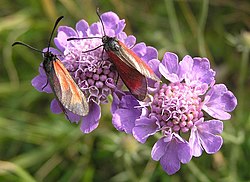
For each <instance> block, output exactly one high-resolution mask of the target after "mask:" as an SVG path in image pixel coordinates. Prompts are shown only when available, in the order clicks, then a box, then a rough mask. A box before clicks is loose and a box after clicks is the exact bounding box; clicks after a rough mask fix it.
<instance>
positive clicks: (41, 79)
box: [32, 12, 158, 133]
mask: <svg viewBox="0 0 250 182" xmlns="http://www.w3.org/2000/svg"><path fill="white" fill-rule="evenodd" d="M101 18H102V20H103V23H104V27H105V32H106V34H107V35H108V36H110V37H116V38H117V39H118V40H119V41H121V42H123V43H124V44H125V45H126V46H127V47H128V48H130V49H132V50H133V51H134V52H135V53H136V54H137V55H138V56H139V57H141V58H142V60H144V61H145V62H150V61H151V60H152V59H156V58H157V56H158V53H157V51H156V49H155V48H153V47H148V46H146V45H145V44H144V43H139V44H135V42H136V39H135V37H134V36H131V35H130V36H127V35H126V33H125V32H123V29H124V27H125V21H124V20H120V19H119V17H118V16H117V15H116V14H115V13H113V12H107V13H104V14H102V15H101ZM103 35H104V33H103V29H102V25H101V23H100V22H97V23H93V24H92V25H88V23H87V22H86V21H85V20H80V21H79V22H77V24H76V27H75V29H73V28H71V27H68V26H60V27H59V28H58V34H57V37H56V38H55V39H54V42H55V45H56V47H57V48H58V50H59V51H58V50H57V49H54V48H50V51H51V52H52V53H53V54H55V55H57V56H58V58H59V59H60V60H61V61H62V63H63V64H64V66H65V67H66V69H67V70H68V71H69V73H70V74H71V76H72V78H73V79H74V80H75V82H76V83H77V85H78V86H79V88H80V89H81V90H82V92H83V93H84V95H85V97H86V99H87V102H88V103H89V110H90V111H89V113H88V115H86V116H84V117H83V118H82V122H81V130H82V132H84V133H89V132H91V131H93V130H94V129H95V128H97V127H98V124H99V119H100V117H101V113H100V112H101V109H100V104H106V103H108V97H109V96H110V95H111V94H112V93H113V92H114V91H117V90H119V89H121V87H122V84H120V83H121V81H120V80H119V81H117V80H118V79H119V77H118V73H117V72H116V70H115V68H114V65H113V63H112V60H110V59H109V57H108V55H107V54H106V52H105V51H103V47H100V48H98V49H96V50H93V49H95V48H96V47H98V46H100V45H102V44H103V43H102V40H101V39H99V38H95V39H82V40H72V41H67V39H68V38H71V37H80V38H83V37H100V38H101V37H102V36H103ZM88 50H93V51H88ZM45 51H47V48H45ZM39 73H40V74H39V75H38V76H37V77H35V78H34V79H33V80H32V85H33V86H34V87H35V88H36V89H37V90H38V91H40V92H46V93H51V92H52V90H51V88H50V86H49V84H48V85H47V86H46V87H45V88H43V87H44V86H45V85H46V82H47V77H46V74H45V72H44V70H43V68H42V67H41V68H39ZM117 83H119V85H117ZM51 110H52V112H54V113H56V114H58V113H61V112H62V110H61V108H60V107H59V104H58V103H57V101H56V100H53V101H52V103H51ZM67 113H68V114H67V118H68V119H70V121H71V122H79V121H80V120H81V118H80V117H79V116H77V115H75V114H73V113H70V112H67ZM116 126H117V127H118V125H116Z"/></svg>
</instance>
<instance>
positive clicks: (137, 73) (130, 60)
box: [67, 8, 160, 101]
mask: <svg viewBox="0 0 250 182" xmlns="http://www.w3.org/2000/svg"><path fill="white" fill-rule="evenodd" d="M96 13H97V16H98V17H99V19H100V21H101V24H102V30H103V33H104V35H103V36H102V37H83V38H77V37H75V38H69V39H67V40H68V41H71V40H82V39H92V38H100V39H102V43H103V44H101V45H100V46H98V47H96V48H94V49H91V50H87V51H84V52H83V53H86V52H90V51H94V50H96V49H98V48H100V47H102V46H103V48H104V50H105V52H106V53H107V54H108V56H109V58H110V59H111V61H112V62H113V64H114V65H115V68H116V70H117V72H118V74H119V76H120V77H121V79H122V81H123V82H124V83H125V85H126V86H127V88H128V89H129V91H130V92H131V94H132V95H133V96H134V97H135V98H136V99H138V100H141V101H142V100H144V99H145V98H146V96H147V85H148V83H147V78H150V79H152V80H155V81H159V82H160V79H159V78H158V77H157V76H156V75H155V73H154V71H153V70H152V69H151V68H150V67H149V66H148V65H147V64H146V63H145V62H144V61H143V60H142V59H141V58H140V57H139V56H137V55H136V54H135V53H134V52H133V51H132V50H131V49H129V48H128V47H126V45H125V44H124V43H122V42H121V41H119V40H118V39H117V38H116V37H109V36H107V35H106V32H105V28H104V23H103V21H102V19H101V16H100V13H99V9H98V8H97V10H96Z"/></svg>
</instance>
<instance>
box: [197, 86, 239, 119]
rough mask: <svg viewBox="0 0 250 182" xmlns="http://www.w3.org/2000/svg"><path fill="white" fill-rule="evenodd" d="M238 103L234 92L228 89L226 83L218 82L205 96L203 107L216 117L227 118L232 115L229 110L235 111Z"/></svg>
mask: <svg viewBox="0 0 250 182" xmlns="http://www.w3.org/2000/svg"><path fill="white" fill-rule="evenodd" d="M236 105H237V99H236V97H235V96H234V94H233V93H232V92H230V91H228V90H227V88H226V86H225V85H224V84H216V85H214V86H213V87H212V88H211V89H210V90H209V91H208V93H207V95H206V96H205V101H204V105H203V107H202V109H203V110H204V111H206V112H207V113H208V114H209V115H210V116H212V117H214V118H217V119H221V120H227V119H230V117H231V115H230V114H229V113H228V112H231V111H233V110H234V109H235V107H236Z"/></svg>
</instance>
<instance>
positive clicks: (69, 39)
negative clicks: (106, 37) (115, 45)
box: [67, 37, 102, 41]
mask: <svg viewBox="0 0 250 182" xmlns="http://www.w3.org/2000/svg"><path fill="white" fill-rule="evenodd" d="M83 39H102V37H71V38H68V39H67V41H71V40H83Z"/></svg>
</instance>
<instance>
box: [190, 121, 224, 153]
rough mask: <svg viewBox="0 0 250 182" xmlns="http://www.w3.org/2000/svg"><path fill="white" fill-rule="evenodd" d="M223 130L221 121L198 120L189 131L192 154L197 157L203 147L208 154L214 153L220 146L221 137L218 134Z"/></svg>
mask: <svg viewBox="0 0 250 182" xmlns="http://www.w3.org/2000/svg"><path fill="white" fill-rule="evenodd" d="M222 131H223V123H222V122H221V121H219V120H209V121H203V119H201V120H200V121H198V122H197V123H196V124H195V126H194V127H193V129H192V131H191V136H190V139H189V144H190V146H191V148H192V155H193V156H195V157H199V156H200V155H201V154H202V150H203V149H204V150H205V151H206V152H207V153H208V154H213V153H216V152H217V151H218V150H219V149H220V148H221V146H222V143H223V139H222V137H221V136H219V134H220V133H221V132H222Z"/></svg>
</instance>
